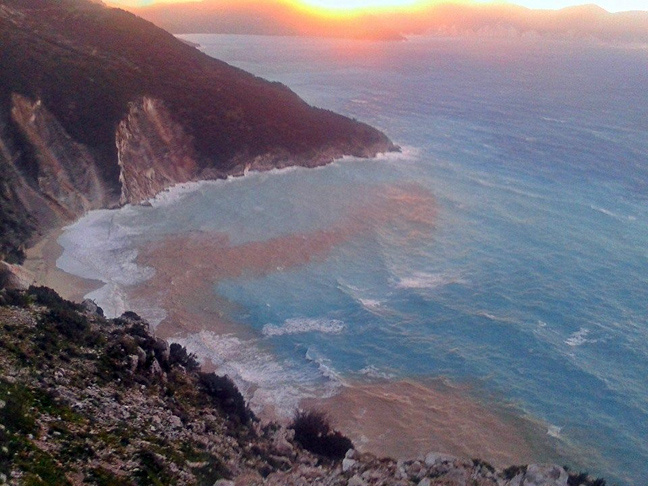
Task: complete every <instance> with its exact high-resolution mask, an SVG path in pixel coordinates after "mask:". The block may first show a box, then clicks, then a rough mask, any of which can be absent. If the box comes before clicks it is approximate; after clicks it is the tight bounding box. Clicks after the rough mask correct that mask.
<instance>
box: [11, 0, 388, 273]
mask: <svg viewBox="0 0 648 486" xmlns="http://www.w3.org/2000/svg"><path fill="white" fill-rule="evenodd" d="M394 149H395V147H394V145H393V144H392V143H391V142H390V141H389V139H387V137H386V136H385V135H384V134H382V133H380V132H379V131H377V130H375V129H373V128H371V127H369V126H368V125H365V124H362V123H358V122H356V121H353V120H350V119H348V118H345V117H343V116H340V115H337V114H335V113H332V112H329V111H326V110H321V109H317V108H312V107H310V106H308V105H307V104H306V103H305V102H304V101H303V100H301V99H300V98H299V97H298V96H297V95H295V94H294V93H293V92H292V91H290V90H289V89H288V88H287V87H285V86H283V85H281V84H279V83H271V82H268V81H265V80H262V79H260V78H257V77H255V76H252V75H251V74H248V73H246V72H244V71H242V70H240V69H237V68H234V67H232V66H229V65H227V64H225V63H223V62H220V61H217V60H215V59H212V58H210V57H208V56H206V55H205V54H203V53H201V52H200V51H198V50H197V49H195V48H194V47H192V46H189V45H187V44H185V43H183V42H180V41H178V40H177V39H176V38H175V37H173V36H172V35H171V34H169V33H167V32H165V31H163V30H162V29H159V28H157V27H155V26H154V25H152V24H150V23H149V22H146V21H144V20H142V19H140V18H138V17H136V16H135V15H133V14H130V13H127V12H125V11H123V10H119V9H112V8H108V7H105V6H103V5H100V4H97V3H93V2H90V1H88V0H1V1H0V164H2V169H3V170H2V171H1V172H0V189H2V190H1V191H0V224H2V225H3V226H2V230H3V231H2V233H0V259H2V257H3V256H7V255H13V257H14V258H15V259H18V260H19V259H20V247H21V246H22V245H24V244H27V243H28V242H29V239H30V236H34V235H38V234H39V233H42V232H43V231H45V230H46V229H47V228H48V227H51V226H54V225H57V224H60V223H61V222H65V221H70V220H72V219H74V218H76V217H78V216H79V215H81V214H83V213H84V212H86V211H88V210H90V209H94V208H99V207H107V206H111V205H116V204H125V203H138V202H141V201H142V200H145V199H147V198H149V197H151V196H153V195H155V194H156V193H157V192H159V191H160V190H163V189H164V188H166V187H168V186H170V185H172V184H175V183H178V182H185V181H189V180H195V179H199V178H216V177H225V176H228V175H231V174H240V173H243V172H244V171H245V169H247V168H252V169H258V170H264V169H269V168H272V167H284V166H288V165H306V166H312V165H321V164H324V163H327V162H330V161H331V160H333V159H334V158H337V157H341V156H343V155H356V156H362V157H367V156H373V155H375V154H376V153H378V152H384V151H388V150H394Z"/></svg>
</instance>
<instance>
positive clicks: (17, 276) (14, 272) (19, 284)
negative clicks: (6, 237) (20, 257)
mask: <svg viewBox="0 0 648 486" xmlns="http://www.w3.org/2000/svg"><path fill="white" fill-rule="evenodd" d="M33 281H34V275H33V274H32V273H31V272H30V271H29V270H26V269H25V268H23V267H21V266H20V265H12V264H11V263H7V262H4V261H0V288H5V289H12V290H27V289H28V288H29V286H30V285H31V284H32V282H33Z"/></svg>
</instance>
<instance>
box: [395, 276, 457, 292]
mask: <svg viewBox="0 0 648 486" xmlns="http://www.w3.org/2000/svg"><path fill="white" fill-rule="evenodd" d="M453 283H465V282H464V281H463V280H462V279H460V278H458V277H457V276H455V275H448V274H446V273H427V272H414V273H413V274H411V275H409V276H407V277H401V278H399V279H398V280H397V281H395V286H396V288H399V289H436V288H439V287H443V286H445V285H449V284H453Z"/></svg>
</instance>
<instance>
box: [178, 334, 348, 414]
mask: <svg viewBox="0 0 648 486" xmlns="http://www.w3.org/2000/svg"><path fill="white" fill-rule="evenodd" d="M173 341H175V342H177V343H178V344H181V345H182V346H184V347H185V348H187V350H188V351H189V352H191V353H195V354H196V356H198V357H199V358H200V359H203V360H206V361H211V363H213V365H214V366H215V367H216V372H217V373H218V374H220V375H227V376H229V377H230V378H231V379H232V380H234V382H235V383H236V385H237V387H238V388H239V389H240V390H241V393H243V395H244V396H245V397H246V399H247V400H248V402H249V404H250V407H251V408H252V410H253V411H254V412H255V413H257V414H262V413H263V411H264V410H271V411H272V412H274V413H275V414H277V415H278V416H279V417H283V418H290V417H291V416H292V414H293V413H294V411H295V410H296V409H297V408H298V406H299V403H300V401H301V400H303V399H305V398H325V397H329V396H332V395H334V394H335V393H336V392H337V390H338V389H339V387H340V386H341V385H340V382H339V381H337V380H336V379H335V374H334V373H332V372H331V371H330V370H327V369H326V365H325V364H323V365H319V363H315V364H316V365H317V366H315V367H312V366H304V363H303V362H302V363H293V362H291V361H289V360H281V359H280V358H278V357H276V356H274V355H273V354H271V353H269V352H267V351H265V350H263V349H262V348H261V347H260V346H259V343H258V342H257V341H255V340H245V339H241V338H240V337H238V336H235V335H233V334H225V335H219V334H216V333H214V332H211V331H201V332H199V333H196V334H191V335H189V336H187V337H184V338H174V339H173ZM308 354H309V353H308V352H307V355H308ZM307 359H308V361H315V359H314V358H313V357H312V356H307Z"/></svg>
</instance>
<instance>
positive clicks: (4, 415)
mask: <svg viewBox="0 0 648 486" xmlns="http://www.w3.org/2000/svg"><path fill="white" fill-rule="evenodd" d="M303 435H304V434H303V431H302V433H300V435H299V436H303ZM295 436H296V434H295V433H294V431H293V430H292V429H287V428H285V427H282V426H280V425H277V424H272V423H271V424H266V425H263V426H262V425H261V424H260V423H259V422H258V421H257V419H256V418H255V417H254V415H253V414H252V413H251V412H250V411H249V409H248V408H247V406H246V405H245V402H244V400H243V397H242V396H241V394H240V393H239V392H238V390H237V389H236V387H235V386H234V385H233V384H232V382H231V381H230V380H229V379H228V378H226V377H218V376H216V375H214V374H213V373H202V372H201V371H200V368H199V366H198V364H197V363H196V362H195V360H194V359H193V357H192V356H191V355H187V352H186V350H185V349H184V348H182V347H181V346H179V345H177V344H172V345H170V346H169V345H168V344H167V343H166V342H165V341H163V340H160V339H156V338H155V336H154V335H152V334H151V332H150V331H149V330H148V326H147V324H146V323H145V322H144V321H142V320H141V319H140V318H139V317H138V316H137V315H135V314H133V313H126V314H124V315H123V316H121V317H120V318H118V319H111V320H108V319H105V318H103V317H102V315H101V311H100V309H97V307H96V306H95V305H93V304H92V303H91V302H85V303H84V304H82V305H79V304H73V303H71V302H67V301H64V300H63V299H61V298H60V297H58V296H57V295H56V294H55V293H54V292H53V291H51V290H49V289H46V288H44V287H40V288H33V287H32V288H30V289H29V290H28V291H27V292H21V291H8V290H0V484H10V485H54V484H55V485H57V486H65V485H88V484H89V485H98V486H104V485H105V486H107V485H111V486H125V485H209V486H212V485H216V486H254V485H273V486H291V485H295V486H297V485H300V486H301V485H303V486H306V485H339V486H342V485H353V486H363V485H399V486H406V485H419V486H429V485H445V486H455V485H456V486H459V485H461V486H466V485H471V486H496V485H497V486H522V485H525V486H532V485H533V486H541V485H545V486H568V485H569V486H579V485H583V486H603V485H604V484H605V482H604V481H603V480H594V479H592V478H589V477H587V475H586V474H573V473H572V474H570V473H568V472H567V471H566V470H565V469H563V468H561V467H558V466H553V465H529V466H512V467H509V468H506V469H504V470H498V469H495V468H493V467H492V466H491V465H489V464H487V463H485V462H483V461H480V460H477V459H472V460H466V459H459V458H456V457H451V456H447V455H444V454H436V453H430V454H428V455H427V456H426V457H421V458H418V459H412V460H401V461H395V460H392V459H386V458H377V457H375V456H372V455H371V454H360V453H358V452H355V451H354V450H353V449H350V450H349V451H348V452H347V453H346V455H343V456H340V457H339V458H338V459H331V458H327V457H325V456H322V455H316V454H313V453H311V452H308V451H306V450H304V448H303V447H302V446H301V445H300V443H298V442H297V441H296V440H295V438H294V437H295ZM345 450H346V449H345Z"/></svg>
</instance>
